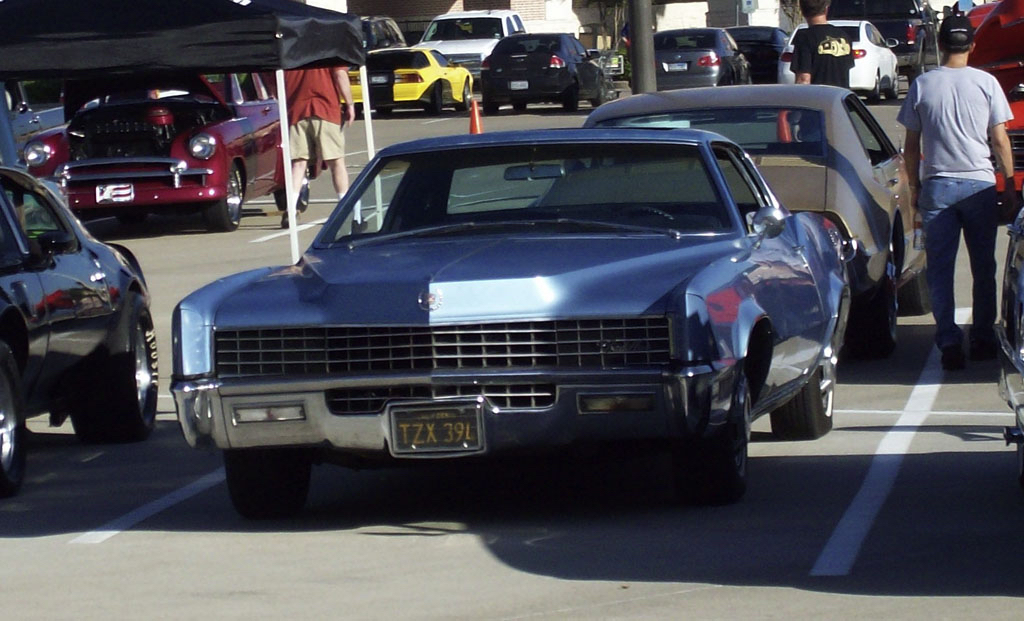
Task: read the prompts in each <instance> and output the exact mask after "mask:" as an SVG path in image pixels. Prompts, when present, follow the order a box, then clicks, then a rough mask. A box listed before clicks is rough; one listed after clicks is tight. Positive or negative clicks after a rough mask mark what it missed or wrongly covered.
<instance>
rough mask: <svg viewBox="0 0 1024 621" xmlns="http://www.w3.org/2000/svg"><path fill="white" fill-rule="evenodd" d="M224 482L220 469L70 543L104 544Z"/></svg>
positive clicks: (221, 469)
mask: <svg viewBox="0 0 1024 621" xmlns="http://www.w3.org/2000/svg"><path fill="white" fill-rule="evenodd" d="M223 481H224V469H223V468H218V469H217V470H215V471H213V472H211V473H210V474H207V475H206V476H203V477H201V478H199V479H197V480H196V481H194V482H192V483H190V484H188V485H186V486H185V487H183V488H181V489H179V490H177V491H174V492H171V493H170V494H167V495H166V496H164V497H163V498H158V499H157V500H154V501H153V502H151V503H149V504H147V505H143V506H141V507H139V508H138V509H135V510H134V511H132V512H131V513H127V514H125V515H123V516H121V517H119V518H117V519H116V520H113V521H112V522H107V523H106V524H104V525H103V526H100V527H99V528H97V529H96V530H92V531H89V532H87V533H85V534H83V535H79V536H78V537H75V538H74V539H72V540H71V541H70V542H69V543H103V542H104V541H106V540H107V539H110V538H111V537H113V536H114V535H117V534H119V533H121V532H124V531H126V530H128V529H129V528H131V527H132V526H135V525H136V524H138V523H139V522H141V521H143V520H146V519H149V518H151V517H153V516H154V515H156V514H157V513H160V512H161V511H163V510H164V509H168V508H170V507H172V506H174V505H176V504H178V503H179V502H184V501H185V500H188V499H189V498H191V497H193V496H195V495H196V494H198V493H200V492H204V491H206V490H208V489H209V488H211V487H213V486H214V485H218V484H220V483H222V482H223Z"/></svg>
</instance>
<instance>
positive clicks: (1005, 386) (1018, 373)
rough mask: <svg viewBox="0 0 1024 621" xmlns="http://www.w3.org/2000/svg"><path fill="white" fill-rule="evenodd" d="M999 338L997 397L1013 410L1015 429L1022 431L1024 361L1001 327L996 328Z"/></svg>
mask: <svg viewBox="0 0 1024 621" xmlns="http://www.w3.org/2000/svg"><path fill="white" fill-rule="evenodd" d="M996 335H997V337H998V338H999V362H1000V364H999V367H1000V373H999V396H1000V397H1002V398H1003V399H1004V400H1005V401H1006V405H1008V406H1009V407H1010V409H1011V410H1013V413H1014V417H1015V418H1016V419H1017V427H1019V428H1021V429H1024V360H1022V359H1021V356H1020V352H1019V351H1018V350H1016V349H1015V348H1014V347H1013V345H1011V344H1010V341H1009V339H1008V338H1007V337H1006V331H1005V329H1004V328H1003V326H1000V325H997V326H996Z"/></svg>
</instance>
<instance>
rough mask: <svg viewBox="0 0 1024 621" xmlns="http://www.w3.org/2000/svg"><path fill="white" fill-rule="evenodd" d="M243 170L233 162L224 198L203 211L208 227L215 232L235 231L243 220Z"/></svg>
mask: <svg viewBox="0 0 1024 621" xmlns="http://www.w3.org/2000/svg"><path fill="white" fill-rule="evenodd" d="M243 197H244V189H243V187H242V171H241V170H239V169H238V165H237V164H231V170H230V171H228V184H227V187H226V194H225V195H224V198H223V199H221V200H219V201H217V202H216V203H214V204H212V205H210V206H209V207H207V208H206V210H205V211H203V219H204V220H206V228H207V229H208V230H210V231H214V232H227V231H234V230H235V229H237V228H238V223H239V222H240V221H241V220H242V200H243Z"/></svg>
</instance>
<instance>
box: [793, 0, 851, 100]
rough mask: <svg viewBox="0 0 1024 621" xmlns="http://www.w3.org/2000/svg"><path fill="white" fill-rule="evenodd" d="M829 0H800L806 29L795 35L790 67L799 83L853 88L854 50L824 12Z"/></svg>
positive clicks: (826, 9)
mask: <svg viewBox="0 0 1024 621" xmlns="http://www.w3.org/2000/svg"><path fill="white" fill-rule="evenodd" d="M829 4H830V0H800V12H801V13H803V16H804V19H806V20H807V28H803V29H800V30H798V31H797V33H796V35H795V36H794V37H793V60H792V62H791V63H790V65H789V68H790V70H791V71H792V72H793V73H795V74H796V83H797V84H831V85H832V86H841V87H843V88H850V69H852V68H853V50H852V48H851V46H850V40H849V39H848V38H847V37H846V33H844V32H843V31H842V30H841V29H840V28H836V27H835V26H833V25H831V24H829V23H828V20H827V19H826V17H825V13H826V12H827V11H828V5H829Z"/></svg>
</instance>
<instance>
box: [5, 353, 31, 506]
mask: <svg viewBox="0 0 1024 621" xmlns="http://www.w3.org/2000/svg"><path fill="white" fill-rule="evenodd" d="M25 433H26V430H25V413H24V411H23V405H22V396H21V382H20V381H19V377H18V365H17V364H16V363H15V361H14V354H12V353H11V349H10V348H9V347H8V346H7V344H6V343H3V342H0V498H7V497H8V496H13V495H14V494H16V493H17V492H18V489H19V488H20V487H21V482H22V480H23V479H24V478H25Z"/></svg>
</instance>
